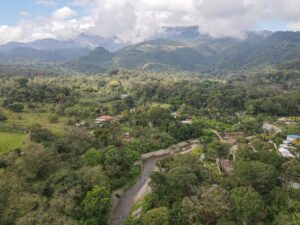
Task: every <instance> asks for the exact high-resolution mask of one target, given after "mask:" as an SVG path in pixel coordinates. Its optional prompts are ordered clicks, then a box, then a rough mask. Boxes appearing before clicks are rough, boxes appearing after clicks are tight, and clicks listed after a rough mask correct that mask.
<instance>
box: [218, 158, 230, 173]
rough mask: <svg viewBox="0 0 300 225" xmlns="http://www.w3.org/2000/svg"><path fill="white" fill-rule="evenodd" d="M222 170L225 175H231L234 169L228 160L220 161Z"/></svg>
mask: <svg viewBox="0 0 300 225" xmlns="http://www.w3.org/2000/svg"><path fill="white" fill-rule="evenodd" d="M220 169H221V170H222V171H223V172H224V173H229V172H230V171H232V169H233V168H232V165H231V162H230V160H228V159H223V160H220Z"/></svg>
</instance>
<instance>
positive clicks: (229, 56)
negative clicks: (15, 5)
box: [0, 27, 300, 75]
mask: <svg viewBox="0 0 300 225" xmlns="http://www.w3.org/2000/svg"><path fill="white" fill-rule="evenodd" d="M299 60H300V32H275V33H272V32H269V31H261V32H250V33H248V34H247V37H246V38H245V39H235V38H212V37H210V36H208V35H205V34H201V33H200V32H199V31H198V28H197V27H175V28H170V27H166V28H164V32H163V33H162V34H159V35H157V36H156V37H154V38H153V40H148V41H145V42H142V43H139V44H134V45H126V43H123V44H121V43H118V40H117V39H116V38H101V37H97V36H90V35H86V34H81V35H79V36H78V37H76V38H73V39H71V40H62V41H59V40H54V39H43V40H37V41H34V42H30V43H18V42H12V43H7V44H5V45H0V64H2V65H15V64H36V63H37V64H38V63H43V64H47V63H56V64H57V65H58V66H59V65H63V69H64V70H65V69H67V68H69V69H71V70H73V71H78V72H81V73H99V72H105V71H108V70H112V69H117V68H124V69H136V70H146V71H192V72H199V73H208V74H214V75H223V74H228V73H238V72H242V71H249V70H257V69H260V68H262V67H266V66H273V65H279V64H283V65H285V66H292V67H297V66H298V63H295V62H299Z"/></svg>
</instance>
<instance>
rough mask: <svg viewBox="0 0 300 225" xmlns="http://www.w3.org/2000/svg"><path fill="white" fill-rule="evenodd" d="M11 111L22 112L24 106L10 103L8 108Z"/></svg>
mask: <svg viewBox="0 0 300 225" xmlns="http://www.w3.org/2000/svg"><path fill="white" fill-rule="evenodd" d="M8 108H9V109H10V110H11V111H14V112H23V110H24V106H23V105H22V104H20V103H12V104H10V105H9V106H8Z"/></svg>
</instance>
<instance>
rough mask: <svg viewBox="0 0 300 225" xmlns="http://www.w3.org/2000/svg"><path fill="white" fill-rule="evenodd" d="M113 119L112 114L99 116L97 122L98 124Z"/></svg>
mask: <svg viewBox="0 0 300 225" xmlns="http://www.w3.org/2000/svg"><path fill="white" fill-rule="evenodd" d="M112 119H113V117H112V116H99V117H97V118H96V119H95V123H96V124H102V123H105V122H107V121H110V120H112Z"/></svg>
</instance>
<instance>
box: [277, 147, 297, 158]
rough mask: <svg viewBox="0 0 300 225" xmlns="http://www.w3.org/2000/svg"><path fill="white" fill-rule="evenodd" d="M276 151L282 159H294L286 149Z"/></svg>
mask: <svg viewBox="0 0 300 225" xmlns="http://www.w3.org/2000/svg"><path fill="white" fill-rule="evenodd" d="M278 151H279V152H280V154H281V156H282V157H284V158H295V156H294V155H293V154H292V153H291V152H290V151H289V150H288V149H286V148H284V147H279V149H278Z"/></svg>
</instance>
